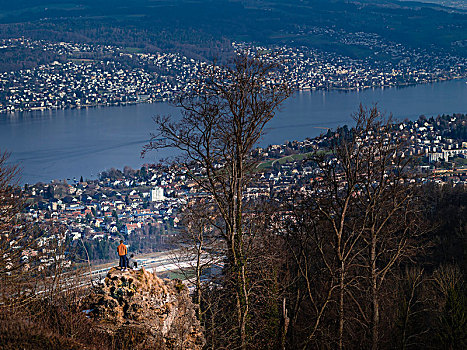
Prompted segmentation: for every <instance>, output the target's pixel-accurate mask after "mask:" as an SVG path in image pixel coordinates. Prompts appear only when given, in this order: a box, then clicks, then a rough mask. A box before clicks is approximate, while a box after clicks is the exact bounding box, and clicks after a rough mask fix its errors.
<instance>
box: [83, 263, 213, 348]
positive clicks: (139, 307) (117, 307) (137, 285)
mask: <svg viewBox="0 0 467 350" xmlns="http://www.w3.org/2000/svg"><path fill="white" fill-rule="evenodd" d="M85 304H86V305H87V306H86V307H87V308H89V309H90V310H91V311H90V312H89V316H90V317H91V318H93V319H94V320H95V321H97V324H98V327H99V328H100V331H103V332H106V333H107V335H108V336H110V337H111V338H113V339H115V341H116V343H117V344H116V345H117V347H120V346H121V347H125V348H127V347H129V348H131V349H138V348H140V349H202V347H203V345H204V337H203V332H202V328H201V325H200V323H199V321H198V319H197V318H196V314H195V307H194V305H193V303H192V301H191V298H190V296H189V294H188V290H187V288H186V286H185V285H184V284H183V283H182V281H180V280H166V279H164V280H162V279H160V278H159V277H157V276H156V274H155V273H151V272H148V271H146V270H145V269H144V268H143V269H140V270H128V271H120V270H118V269H116V268H113V269H111V270H110V271H109V273H108V274H107V276H106V278H105V280H104V282H103V283H102V284H101V285H99V286H97V287H95V288H94V289H93V291H92V293H91V295H89V296H88V297H87V298H86V302H85Z"/></svg>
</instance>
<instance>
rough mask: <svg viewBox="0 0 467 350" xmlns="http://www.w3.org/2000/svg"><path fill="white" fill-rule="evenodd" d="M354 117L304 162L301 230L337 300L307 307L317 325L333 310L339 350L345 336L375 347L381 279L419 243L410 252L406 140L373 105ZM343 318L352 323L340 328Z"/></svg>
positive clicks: (411, 180)
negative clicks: (307, 167) (311, 172)
mask: <svg viewBox="0 0 467 350" xmlns="http://www.w3.org/2000/svg"><path fill="white" fill-rule="evenodd" d="M354 119H355V126H354V127H353V128H352V129H351V130H350V131H346V130H344V129H340V130H338V131H337V132H336V133H335V135H334V136H335V137H332V142H330V146H329V148H328V149H327V150H326V151H325V152H323V151H322V150H321V151H320V152H318V153H316V154H315V155H314V156H313V157H312V159H311V160H312V161H313V162H314V164H315V166H317V168H318V176H317V177H316V179H315V180H316V181H314V182H313V184H312V187H311V191H310V194H309V196H308V198H307V199H306V206H307V207H308V211H309V212H310V215H309V218H310V219H309V220H308V221H309V222H308V223H307V224H306V225H301V228H302V229H304V232H305V237H306V238H307V242H308V243H309V242H311V243H312V244H313V246H314V247H313V248H310V249H312V251H314V252H316V253H317V257H319V258H320V259H321V261H322V266H324V267H326V271H327V275H328V278H329V282H327V283H326V284H323V283H321V285H322V288H325V289H324V290H327V291H329V292H332V293H333V294H336V295H335V296H334V297H333V298H334V300H335V303H329V302H327V301H328V299H324V300H322V301H319V303H317V300H319V299H317V298H316V296H315V297H314V299H313V301H312V304H315V305H318V306H319V308H316V306H315V310H316V315H315V318H314V319H315V321H320V317H321V315H322V314H323V312H324V311H325V310H324V309H323V307H329V306H331V305H337V307H336V310H335V313H336V314H337V318H338V324H337V330H336V331H337V332H336V333H337V334H338V337H337V344H336V345H335V346H336V347H337V348H339V349H342V348H344V347H345V345H346V338H351V336H350V334H362V335H365V336H364V337H355V336H354V337H353V338H354V339H355V338H360V339H361V340H362V341H366V339H367V341H368V343H369V347H371V348H372V349H377V348H378V347H379V346H380V344H381V338H382V336H381V334H380V331H381V325H380V320H381V301H382V295H383V292H384V290H385V287H386V286H387V283H388V279H389V277H390V276H391V275H392V274H393V272H395V271H396V270H397V268H398V266H399V264H400V263H401V262H403V261H404V259H406V258H409V257H411V256H413V255H414V254H415V253H416V252H417V251H419V250H420V249H421V248H423V246H420V243H421V242H422V241H421V240H418V244H419V245H418V246H416V245H415V244H414V239H415V238H417V237H418V236H419V235H420V234H422V233H423V232H424V229H423V227H422V226H423V225H421V224H420V222H421V219H420V208H421V206H420V203H421V199H420V196H419V194H418V191H417V187H416V182H415V174H414V171H415V170H414V168H413V167H411V157H409V156H408V154H407V148H406V144H405V140H404V139H400V138H397V139H396V138H392V137H391V134H392V131H393V128H394V125H393V124H392V122H391V119H390V118H389V119H385V118H384V117H383V116H382V115H381V113H380V111H379V110H378V108H377V107H376V106H373V107H372V108H370V109H365V108H363V107H362V106H360V109H359V111H358V112H357V113H356V114H355V116H354ZM331 136H332V135H331ZM300 215H303V214H300ZM295 222H296V223H299V220H295ZM308 243H307V244H308ZM302 247H306V245H302ZM303 260H304V259H303V258H301V262H298V266H299V268H300V271H306V270H305V267H307V266H308V267H310V265H309V263H306V262H304V261H303ZM297 261H298V260H297ZM314 270H316V268H315V269H314ZM308 271H313V270H308ZM307 273H308V272H307ZM302 275H303V272H302ZM305 280H306V279H305ZM310 300H312V299H311V297H310ZM318 316H320V317H318ZM349 319H352V320H353V322H351V323H349V324H348V325H347V320H349ZM356 320H358V322H355V321H356ZM317 326H318V324H317V323H315V328H314V329H313V331H312V332H311V334H310V336H314V335H315V334H316V327H317ZM366 335H367V336H368V338H367V337H366ZM354 345H355V344H354Z"/></svg>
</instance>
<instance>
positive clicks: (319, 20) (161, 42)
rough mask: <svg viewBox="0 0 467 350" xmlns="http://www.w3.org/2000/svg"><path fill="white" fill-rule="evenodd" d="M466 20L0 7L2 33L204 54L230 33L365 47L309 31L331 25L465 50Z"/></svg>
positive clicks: (280, 5) (87, 3)
mask: <svg viewBox="0 0 467 350" xmlns="http://www.w3.org/2000/svg"><path fill="white" fill-rule="evenodd" d="M466 23H467V12H466V11H463V10H461V9H459V10H455V9H453V8H448V7H443V6H440V5H438V4H429V3H423V2H412V1H411V2H405V1H395V0H359V1H353V0H345V1H344V0H302V1H300V0H272V1H271V0H269V1H265V0H171V1H168V0H159V1H149V0H133V1H131V2H130V1H127V0H112V1H110V0H96V1H91V0H81V1H78V0H68V1H66V2H63V1H59V0H46V1H42V2H38V1H34V0H22V1H15V2H9V3H7V4H4V5H3V7H2V9H1V10H0V37H2V38H5V37H15V36H22V35H24V36H28V37H31V38H34V39H37V38H39V39H51V38H55V39H57V40H71V41H84V42H96V43H111V44H115V45H122V46H128V47H139V48H146V49H153V50H157V49H164V50H174V51H179V52H182V53H185V54H189V55H190V56H197V57H204V58H208V59H210V58H212V57H213V56H215V55H216V54H217V53H218V52H222V51H223V50H225V49H226V47H227V46H228V42H229V41H231V40H235V41H251V42H256V43H258V44H271V43H275V44H276V43H279V44H281V43H284V44H288V45H305V46H309V47H315V48H320V49H324V50H332V51H337V52H339V53H343V54H347V55H350V56H355V57H359V56H362V55H363V56H364V55H365V54H366V53H365V52H361V50H359V47H358V45H345V46H343V45H339V44H338V43H336V40H335V39H333V38H332V37H331V36H329V35H327V34H326V32H325V31H324V32H320V33H316V32H314V31H313V30H314V29H315V28H332V29H334V30H343V31H346V32H360V31H363V32H369V33H376V34H379V35H380V36H382V37H383V38H385V39H387V40H391V41H395V42H399V43H401V44H403V45H405V46H407V47H412V48H413V47H416V48H418V47H420V48H429V49H430V50H432V51H433V52H437V51H443V52H451V53H454V54H457V55H461V56H467V28H466Z"/></svg>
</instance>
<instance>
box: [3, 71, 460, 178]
mask: <svg viewBox="0 0 467 350" xmlns="http://www.w3.org/2000/svg"><path fill="white" fill-rule="evenodd" d="M466 81H467V80H466V79H462V80H453V81H448V82H439V83H434V84H427V85H417V86H410V87H403V88H384V89H381V88H375V89H368V90H364V91H351V92H340V91H303V92H299V93H296V94H295V95H294V96H292V97H291V98H289V99H288V100H287V101H286V102H285V103H284V105H283V106H282V107H281V109H280V111H279V112H278V113H277V115H276V117H275V118H274V119H273V120H272V121H271V122H270V123H269V124H268V128H267V130H266V134H265V135H264V137H263V138H262V140H261V142H260V145H261V146H266V145H268V144H280V143H283V142H285V141H292V140H303V139H305V138H306V137H314V136H318V135H319V134H320V133H321V132H323V131H326V128H335V127H337V126H339V125H344V124H350V123H351V122H352V118H351V114H352V113H355V112H356V111H357V109H358V106H359V104H360V103H363V104H364V105H366V106H370V105H372V104H374V103H377V104H378V106H379V107H380V109H381V110H383V111H385V112H386V114H390V113H392V114H393V116H394V118H396V119H397V120H403V119H405V118H408V119H411V120H414V119H417V118H418V117H419V116H420V115H425V116H427V117H429V116H436V115H438V114H443V113H444V114H452V113H467V83H466ZM177 113H178V111H177V109H176V108H174V107H172V106H171V105H169V104H168V103H154V104H139V105H129V106H120V107H99V108H88V109H68V110H58V111H34V112H27V113H16V114H5V115H0V151H3V150H8V151H9V152H11V157H10V162H11V163H13V164H18V165H19V166H20V167H21V168H22V183H30V184H31V183H36V182H38V181H42V182H49V181H50V180H52V179H70V178H73V177H75V178H77V179H79V178H80V176H83V177H84V178H90V179H91V178H96V176H97V175H98V174H99V172H101V171H103V170H106V169H109V168H112V167H114V168H119V169H122V168H123V167H124V166H125V165H128V166H131V167H132V168H138V167H140V166H141V165H142V164H144V163H153V162H156V161H157V160H158V159H161V158H164V157H167V156H170V153H169V152H168V151H164V152H158V153H156V152H152V153H149V154H147V155H146V157H145V158H144V159H142V158H141V156H140V153H141V149H142V147H143V145H144V144H145V143H147V142H148V140H149V138H150V133H151V131H154V122H153V121H152V117H153V116H154V115H157V114H172V115H176V114H177Z"/></svg>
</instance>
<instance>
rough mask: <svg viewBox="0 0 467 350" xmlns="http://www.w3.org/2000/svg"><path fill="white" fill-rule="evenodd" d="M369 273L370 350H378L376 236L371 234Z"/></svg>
mask: <svg viewBox="0 0 467 350" xmlns="http://www.w3.org/2000/svg"><path fill="white" fill-rule="evenodd" d="M370 268H371V270H370V273H371V276H370V277H371V306H372V308H371V309H372V310H371V312H372V315H371V316H372V317H371V349H372V350H376V349H378V338H379V335H378V326H379V301H378V281H377V277H378V276H377V271H376V235H375V234H374V233H372V237H371V246H370Z"/></svg>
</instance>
